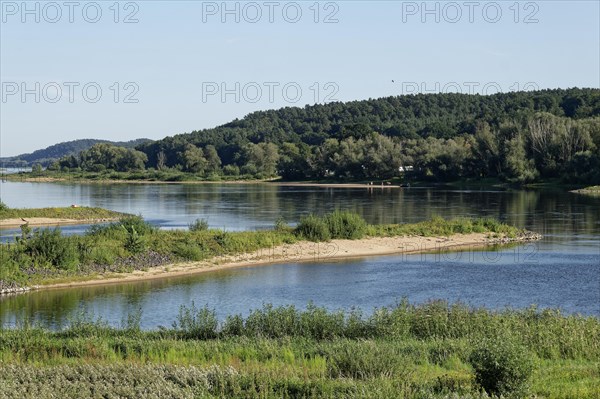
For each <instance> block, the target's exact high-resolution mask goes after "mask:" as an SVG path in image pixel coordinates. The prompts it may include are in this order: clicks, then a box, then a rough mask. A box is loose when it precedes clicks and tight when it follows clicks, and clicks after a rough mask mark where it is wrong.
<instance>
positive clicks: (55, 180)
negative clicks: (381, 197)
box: [10, 177, 402, 189]
mask: <svg viewBox="0 0 600 399" xmlns="http://www.w3.org/2000/svg"><path fill="white" fill-rule="evenodd" d="M10 181H14V182H23V183H61V182H62V183H82V184H149V185H150V184H167V185H169V184H171V185H172V184H246V185H254V184H266V185H271V186H287V187H323V188H335V187H339V188H366V189H377V188H378V189H382V188H402V186H400V185H397V184H387V181H386V183H384V184H383V185H382V184H381V180H374V181H373V184H367V183H318V182H301V181H300V182H293V181H289V182H288V181H278V180H214V181H213V180H203V181H194V180H183V181H163V180H113V179H105V180H92V179H66V178H55V177H27V178H24V179H10Z"/></svg>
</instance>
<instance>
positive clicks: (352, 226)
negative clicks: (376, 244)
mask: <svg viewBox="0 0 600 399" xmlns="http://www.w3.org/2000/svg"><path fill="white" fill-rule="evenodd" d="M325 223H327V227H328V229H329V234H330V235H331V238H341V239H347V240H357V239H360V238H363V237H364V236H365V233H366V232H367V222H366V221H365V220H364V219H363V218H362V217H361V216H360V215H358V214H356V213H353V212H349V211H335V212H333V213H330V214H328V215H326V216H325Z"/></svg>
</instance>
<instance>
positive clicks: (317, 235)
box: [294, 214, 331, 241]
mask: <svg viewBox="0 0 600 399" xmlns="http://www.w3.org/2000/svg"><path fill="white" fill-rule="evenodd" d="M294 232H295V234H296V235H297V236H299V237H302V238H304V239H307V240H310V241H328V240H330V239H331V234H330V232H329V227H328V226H327V223H325V221H324V220H323V219H321V218H319V217H318V216H315V215H312V214H311V215H308V216H305V217H303V218H301V219H300V223H298V226H297V227H296V229H295V231H294Z"/></svg>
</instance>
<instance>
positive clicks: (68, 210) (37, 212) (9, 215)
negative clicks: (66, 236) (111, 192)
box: [0, 203, 125, 220]
mask: <svg viewBox="0 0 600 399" xmlns="http://www.w3.org/2000/svg"><path fill="white" fill-rule="evenodd" d="M123 216H125V214H124V213H120V212H115V211H111V210H108V209H102V208H90V207H76V208H73V207H64V208H29V209H18V208H9V207H7V206H6V205H5V204H3V203H0V220H5V219H20V218H53V219H73V220H100V219H118V218H121V217H123Z"/></svg>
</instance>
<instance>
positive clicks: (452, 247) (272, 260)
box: [29, 233, 541, 290]
mask: <svg viewBox="0 0 600 399" xmlns="http://www.w3.org/2000/svg"><path fill="white" fill-rule="evenodd" d="M539 238H541V236H539V235H537V234H527V235H523V236H521V237H517V238H507V237H492V236H491V235H490V234H489V233H472V234H455V235H453V236H450V237H421V236H398V237H372V238H364V239H360V240H332V241H330V242H321V243H314V242H306V241H303V242H299V243H294V244H286V245H281V246H276V247H271V248H264V249H261V250H258V251H255V252H252V253H245V254H239V255H228V256H220V257H216V258H213V259H211V260H209V261H202V262H187V263H176V264H170V265H165V266H159V267H154V268H151V269H148V270H146V271H140V270H138V271H134V272H131V273H122V274H116V273H111V274H108V275H104V276H94V277H92V278H91V279H89V280H82V281H72V282H66V283H53V284H46V285H40V286H34V287H29V290H47V289H60V288H70V287H81V286H92V285H103V284H118V283H130V282H137V281H144V280H153V279H161V278H169V277H179V276H185V275H193V274H200V273H207V272H216V271H221V270H228V269H234V268H240V267H249V266H264V265H271V264H281V263H300V262H327V261H335V260H343V259H352V258H364V257H370V256H383V255H398V254H407V255H409V254H418V253H426V252H438V251H440V252H444V251H457V250H469V249H471V248H473V249H477V248H479V249H480V248H481V247H485V246H490V245H498V244H509V243H515V242H526V241H533V240H537V239H539Z"/></svg>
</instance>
